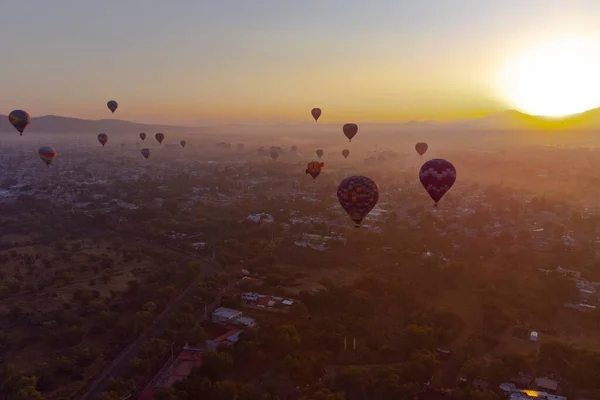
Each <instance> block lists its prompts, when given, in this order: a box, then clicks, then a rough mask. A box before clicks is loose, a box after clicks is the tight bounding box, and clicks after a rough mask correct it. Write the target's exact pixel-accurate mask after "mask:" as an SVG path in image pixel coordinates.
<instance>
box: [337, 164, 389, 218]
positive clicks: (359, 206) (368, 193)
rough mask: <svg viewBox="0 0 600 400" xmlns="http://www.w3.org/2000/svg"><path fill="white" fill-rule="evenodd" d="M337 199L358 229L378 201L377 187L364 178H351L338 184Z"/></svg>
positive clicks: (372, 181) (369, 179) (373, 182)
mask: <svg viewBox="0 0 600 400" xmlns="http://www.w3.org/2000/svg"><path fill="white" fill-rule="evenodd" d="M337 197H338V200H339V202H340V204H341V205H342V207H343V208H344V210H346V212H347V213H348V215H349V216H350V218H351V219H352V221H354V223H355V224H356V227H357V228H358V227H359V226H360V223H361V222H362V220H363V219H364V218H365V217H366V216H367V214H369V213H370V212H371V210H372V209H373V207H375V205H377V202H378V201H379V185H377V183H375V181H374V180H372V179H371V178H367V177H366V176H351V177H348V178H346V179H344V180H343V181H342V182H341V183H340V185H339V186H338V189H337Z"/></svg>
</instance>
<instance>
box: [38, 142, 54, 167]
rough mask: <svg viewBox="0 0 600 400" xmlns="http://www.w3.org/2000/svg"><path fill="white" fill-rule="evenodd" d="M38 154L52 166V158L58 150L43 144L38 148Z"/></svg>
mask: <svg viewBox="0 0 600 400" xmlns="http://www.w3.org/2000/svg"><path fill="white" fill-rule="evenodd" d="M38 154H39V156H40V158H41V159H42V161H43V162H45V163H46V165H47V166H50V164H51V163H52V160H54V159H55V158H56V150H54V149H53V148H52V147H48V146H43V147H40V149H39V150H38Z"/></svg>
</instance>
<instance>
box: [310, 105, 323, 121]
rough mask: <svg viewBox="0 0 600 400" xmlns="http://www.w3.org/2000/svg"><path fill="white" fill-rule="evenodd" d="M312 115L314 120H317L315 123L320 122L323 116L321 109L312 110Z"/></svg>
mask: <svg viewBox="0 0 600 400" xmlns="http://www.w3.org/2000/svg"><path fill="white" fill-rule="evenodd" d="M310 113H311V114H312V116H313V118H314V119H315V122H317V121H318V120H319V117H320V116H321V109H320V108H313V109H312V110H310Z"/></svg>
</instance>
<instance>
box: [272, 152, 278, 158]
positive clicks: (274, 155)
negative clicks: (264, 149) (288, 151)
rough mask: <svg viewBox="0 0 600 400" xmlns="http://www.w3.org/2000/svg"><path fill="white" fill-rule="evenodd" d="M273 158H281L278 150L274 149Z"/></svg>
mask: <svg viewBox="0 0 600 400" xmlns="http://www.w3.org/2000/svg"><path fill="white" fill-rule="evenodd" d="M271 158H272V159H273V160H277V158H279V152H277V151H272V152H271Z"/></svg>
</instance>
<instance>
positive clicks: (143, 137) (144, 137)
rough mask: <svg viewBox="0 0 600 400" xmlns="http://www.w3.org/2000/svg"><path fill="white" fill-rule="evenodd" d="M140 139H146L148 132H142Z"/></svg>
mask: <svg viewBox="0 0 600 400" xmlns="http://www.w3.org/2000/svg"><path fill="white" fill-rule="evenodd" d="M140 139H142V140H146V134H145V133H144V132H142V133H140Z"/></svg>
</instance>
